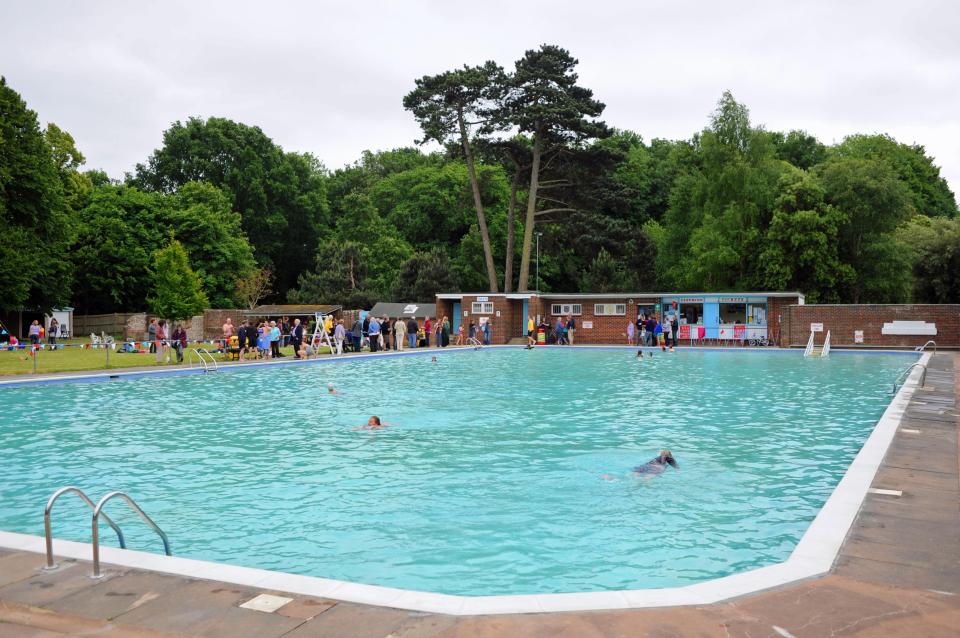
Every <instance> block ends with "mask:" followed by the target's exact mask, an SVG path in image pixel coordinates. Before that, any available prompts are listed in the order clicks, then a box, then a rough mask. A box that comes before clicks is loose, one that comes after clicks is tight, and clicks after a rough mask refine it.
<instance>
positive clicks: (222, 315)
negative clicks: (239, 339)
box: [187, 308, 244, 339]
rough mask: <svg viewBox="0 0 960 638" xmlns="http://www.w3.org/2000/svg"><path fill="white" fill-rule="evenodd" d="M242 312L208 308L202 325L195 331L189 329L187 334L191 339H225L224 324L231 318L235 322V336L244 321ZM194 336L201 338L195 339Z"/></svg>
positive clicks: (204, 313)
mask: <svg viewBox="0 0 960 638" xmlns="http://www.w3.org/2000/svg"><path fill="white" fill-rule="evenodd" d="M242 312H243V311H242V310H237V309H235V308H233V309H224V308H208V309H207V310H204V311H203V321H202V323H201V325H200V326H197V327H195V328H193V329H191V328H187V333H188V334H189V335H190V338H191V339H194V338H196V339H220V338H221V337H223V324H225V323H226V322H227V318H228V317H229V318H230V319H232V320H233V334H237V328H238V327H239V326H240V323H241V322H242V321H243V320H244V316H243V314H241V313H242ZM194 334H198V335H201V336H198V337H194Z"/></svg>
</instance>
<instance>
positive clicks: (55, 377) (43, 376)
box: [0, 343, 925, 389]
mask: <svg viewBox="0 0 960 638" xmlns="http://www.w3.org/2000/svg"><path fill="white" fill-rule="evenodd" d="M490 348H495V349H514V350H525V349H526V346H523V345H511V344H494V345H489V346H463V345H461V346H449V347H446V348H438V347H430V348H424V349H420V348H416V349H412V350H411V349H407V350H390V351H378V352H360V353H356V352H353V353H349V354H342V355H332V354H331V355H325V356H323V357H316V358H313V359H287V360H285V361H278V360H266V361H249V362H248V361H238V362H227V365H225V366H224V367H223V368H222V369H218V370H217V372H231V371H233V370H248V369H251V368H252V369H256V368H259V367H264V368H267V367H270V366H291V365H310V364H315V363H328V362H336V361H359V360H363V359H368V358H383V357H405V356H416V355H421V356H423V355H426V354H428V353H433V354H434V355H436V354H438V353H440V354H443V353H449V352H469V351H471V350H487V349H490ZM539 348H548V349H551V350H552V349H557V350H566V349H567V348H570V349H575V350H649V351H656V350H658V349H659V348H658V347H657V346H639V347H638V346H626V345H617V344H603V343H596V344H581V345H578V346H557V345H556V344H546V345H544V344H540V345H538V346H537V347H536V348H534V350H536V349H539ZM677 350H678V351H679V352H737V353H744V352H751V353H767V354H773V353H778V354H785V353H796V352H800V351H801V350H800V349H799V348H782V347H769V348H760V347H756V348H754V347H737V346H727V347H712V346H695V347H691V346H678V347H677ZM830 352H832V353H837V354H869V355H877V354H896V355H917V354H921V355H922V354H925V353H924V352H920V351H917V350H909V349H908V350H889V349H888V350H883V349H881V350H859V349H856V348H832V349H831V350H830ZM205 372H206V370H205V369H204V368H201V367H196V368H193V367H187V368H179V367H176V368H174V367H169V368H168V367H163V368H146V369H144V368H133V369H129V368H111V369H110V370H96V369H94V370H69V371H65V372H48V373H38V374H37V375H36V376H33V375H32V374H31V373H28V372H25V373H22V374H11V375H0V389H3V388H19V387H24V386H31V385H48V384H49V385H52V384H57V383H84V382H98V381H110V380H112V379H137V378H141V377H152V376H158V377H163V376H171V377H177V376H187V375H191V374H204V373H205Z"/></svg>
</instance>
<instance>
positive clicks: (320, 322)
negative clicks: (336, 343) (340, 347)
mask: <svg viewBox="0 0 960 638" xmlns="http://www.w3.org/2000/svg"><path fill="white" fill-rule="evenodd" d="M313 316H314V318H315V319H316V325H315V326H314V328H313V336H311V337H310V346H311V347H313V348H314V352H316V348H317V346H319V345H320V344H321V343H326V344H327V347H328V348H330V354H334V353H335V352H336V350H335V349H334V347H333V343H332V342H331V341H330V335H329V334H327V329H326V326H325V324H326V320H327V316H328V315H325V314H324V313H322V312H315V313H313ZM330 320H331V321H332V320H333V316H332V315H330Z"/></svg>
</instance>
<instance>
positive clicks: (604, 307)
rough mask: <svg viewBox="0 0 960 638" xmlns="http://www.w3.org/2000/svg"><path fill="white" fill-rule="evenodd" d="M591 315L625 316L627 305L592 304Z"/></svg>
mask: <svg viewBox="0 0 960 638" xmlns="http://www.w3.org/2000/svg"><path fill="white" fill-rule="evenodd" d="M593 314H594V315H595V316H598V317H601V316H605V315H625V314H627V304H622V303H598V304H594V305H593Z"/></svg>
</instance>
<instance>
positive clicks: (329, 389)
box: [327, 383, 337, 394]
mask: <svg viewBox="0 0 960 638" xmlns="http://www.w3.org/2000/svg"><path fill="white" fill-rule="evenodd" d="M336 393H337V389H336V388H335V387H333V384H332V383H328V384H327V394H336Z"/></svg>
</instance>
